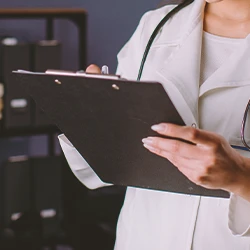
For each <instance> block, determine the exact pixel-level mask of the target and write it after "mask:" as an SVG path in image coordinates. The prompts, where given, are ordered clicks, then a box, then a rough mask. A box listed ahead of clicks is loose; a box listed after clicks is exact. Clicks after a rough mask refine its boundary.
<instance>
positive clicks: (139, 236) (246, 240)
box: [60, 0, 250, 250]
mask: <svg viewBox="0 0 250 250" xmlns="http://www.w3.org/2000/svg"><path fill="white" fill-rule="evenodd" d="M204 6H205V1H204V0H195V2H194V3H193V4H191V5H190V6H188V7H186V8H185V9H183V10H182V11H180V12H179V13H178V14H176V15H175V16H174V17H173V18H172V19H171V20H169V21H168V23H167V24H166V25H165V26H164V28H163V29H162V31H161V32H160V33H159V35H158V36H157V38H156V40H155V42H154V44H153V46H152V48H151V51H150V54H149V57H148V60H147V62H146V65H145V69H144V73H143V77H142V80H153V81H159V82H161V83H162V84H163V85H164V87H165V89H166V91H167V92H168V93H169V95H170V96H171V98H172V100H173V102H174V104H175V105H176V107H177V109H178V111H179V112H180V114H181V116H182V117H183V119H184V121H185V122H186V124H187V125H192V124H193V123H195V124H197V126H198V127H199V128H202V129H206V130H210V131H215V132H217V133H219V134H221V135H223V136H224V137H225V138H226V139H227V140H228V141H229V142H230V143H231V144H234V145H242V143H241V140H240V127H241V120H242V117H243V113H244V111H245V107H246V104H247V102H248V100H249V99H250V36H248V37H247V38H246V39H245V41H243V42H242V44H241V45H240V46H239V48H238V49H237V51H235V52H234V53H233V54H232V55H231V56H230V58H229V59H228V60H227V62H226V63H224V64H223V65H222V66H221V67H220V68H219V69H218V70H217V71H216V72H215V73H214V74H213V75H212V76H210V77H209V78H208V79H207V80H206V82H205V83H203V85H202V86H201V87H199V78H200V55H201V45H202V32H203V11H204ZM173 7H174V6H166V7H163V8H161V9H158V10H154V11H151V12H148V13H146V14H145V15H144V16H143V18H142V19H141V22H140V24H139V26H138V28H137V30H136V32H135V33H134V35H133V36H132V38H131V39H130V41H129V42H128V43H127V44H126V46H125V47H124V48H123V49H122V51H121V52H120V54H119V56H118V59H119V66H118V72H119V73H120V74H121V75H122V76H123V77H126V78H128V79H136V77H137V74H138V70H139V66H140V62H141V58H142V54H143V51H144V49H145V46H146V43H147V41H148V40H149V37H150V35H151V34H152V31H153V30H154V28H155V27H156V26H157V24H158V23H159V21H160V20H161V18H163V17H164V16H165V15H166V13H167V12H169V11H170V10H171V9H172V8H173ZM247 132H248V137H247V141H249V139H250V136H249V135H250V130H247ZM60 142H61V145H62V148H63V151H64V153H65V155H66V157H67V159H68V162H69V165H70V167H71V169H72V171H73V172H74V174H75V175H76V176H77V178H79V180H80V181H81V182H82V183H83V184H84V185H86V186H87V187H89V188H97V187H99V186H103V185H105V183H103V182H102V181H101V180H100V179H99V178H98V177H97V176H96V175H95V173H94V172H93V170H92V169H91V168H90V166H89V165H88V164H87V163H86V162H85V161H84V159H83V158H82V156H81V155H80V154H79V153H78V152H77V150H76V149H75V148H74V147H73V145H71V143H70V142H69V141H67V139H66V138H65V137H64V136H61V137H60ZM240 153H242V154H244V155H245V156H247V157H250V153H249V152H247V151H242V150H241V152H240ZM115 249H116V250H187V249H193V250H247V249H248V250H249V249H250V202H247V201H245V200H243V199H242V198H240V197H238V196H236V195H234V194H232V195H231V198H230V199H220V198H208V197H198V196H189V195H182V194H180V195H179V194H172V193H167V192H159V191H151V190H145V189H138V188H132V187H128V189H127V193H126V198H125V202H124V206H123V208H122V211H121V214H120V217H119V221H118V228H117V241H116V246H115Z"/></svg>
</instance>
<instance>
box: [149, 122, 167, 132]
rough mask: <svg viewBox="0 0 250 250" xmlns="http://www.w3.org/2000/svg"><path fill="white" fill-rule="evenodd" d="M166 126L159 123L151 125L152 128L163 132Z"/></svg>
mask: <svg viewBox="0 0 250 250" xmlns="http://www.w3.org/2000/svg"><path fill="white" fill-rule="evenodd" d="M165 128H166V125H163V124H158V125H154V126H152V127H151V129H152V130H154V131H157V132H163V131H164V130H165Z"/></svg>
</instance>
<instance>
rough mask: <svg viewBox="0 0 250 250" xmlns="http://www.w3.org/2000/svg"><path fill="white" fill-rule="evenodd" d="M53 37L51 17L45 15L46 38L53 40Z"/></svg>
mask: <svg viewBox="0 0 250 250" xmlns="http://www.w3.org/2000/svg"><path fill="white" fill-rule="evenodd" d="M53 38H54V27H53V18H52V17H47V19H46V40H53Z"/></svg>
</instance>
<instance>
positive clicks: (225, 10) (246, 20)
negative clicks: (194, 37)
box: [204, 0, 250, 38]
mask: <svg viewBox="0 0 250 250" xmlns="http://www.w3.org/2000/svg"><path fill="white" fill-rule="evenodd" d="M204 14H205V15H204V30H205V31H207V32H209V33H211V34H214V35H218V36H224V37H231V38H245V37H246V36H247V35H248V34H250V0H223V1H220V2H214V3H212V2H211V3H207V4H206V8H205V13H204Z"/></svg>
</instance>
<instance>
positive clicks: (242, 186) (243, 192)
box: [230, 157, 250, 202]
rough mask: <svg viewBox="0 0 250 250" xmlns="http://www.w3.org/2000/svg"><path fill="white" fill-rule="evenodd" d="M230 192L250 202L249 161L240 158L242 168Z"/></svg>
mask: <svg viewBox="0 0 250 250" xmlns="http://www.w3.org/2000/svg"><path fill="white" fill-rule="evenodd" d="M230 192H232V193H234V194H236V195H238V196H241V197H242V198H243V199H245V200H247V201H249V202H250V159H249V158H246V157H242V167H241V171H240V172H239V174H238V177H237V181H236V183H235V185H234V186H233V187H232V188H231V190H230Z"/></svg>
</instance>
